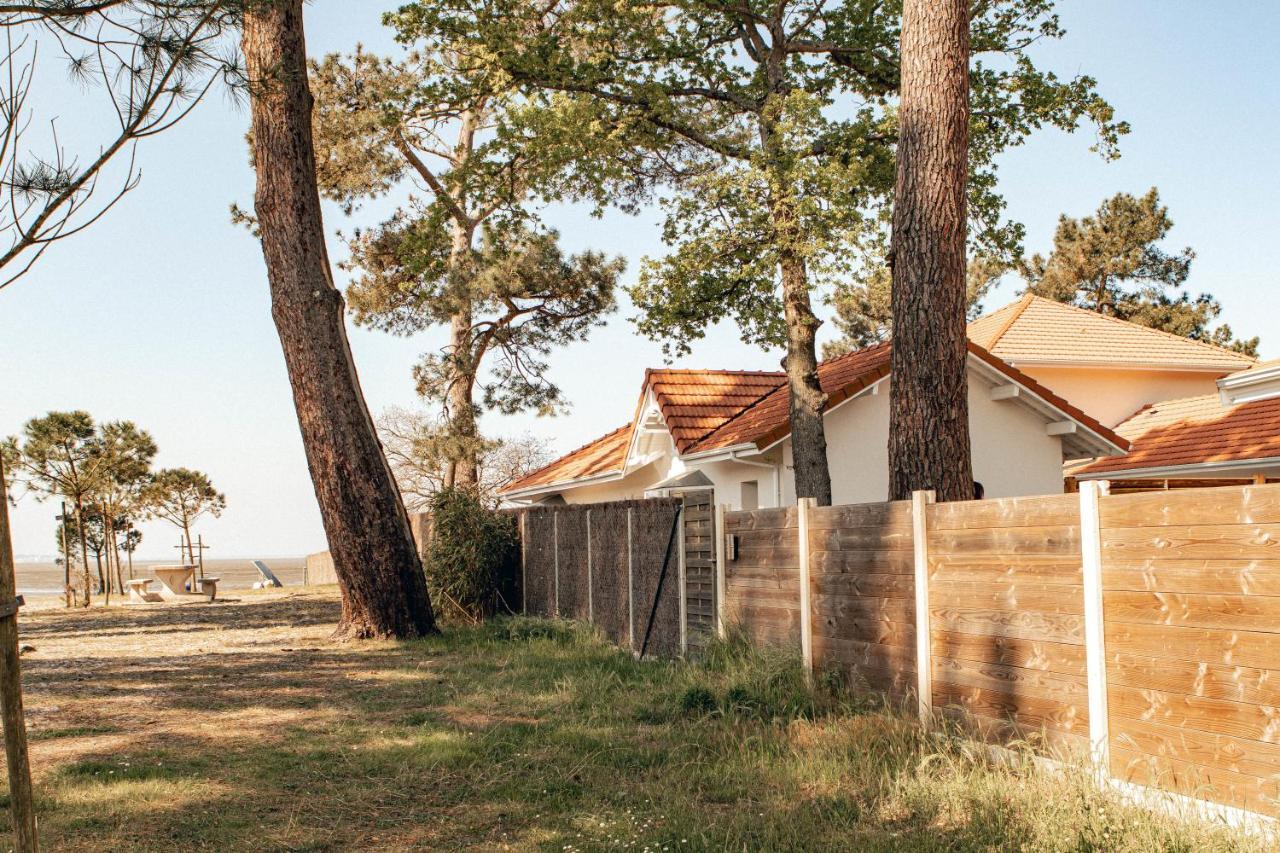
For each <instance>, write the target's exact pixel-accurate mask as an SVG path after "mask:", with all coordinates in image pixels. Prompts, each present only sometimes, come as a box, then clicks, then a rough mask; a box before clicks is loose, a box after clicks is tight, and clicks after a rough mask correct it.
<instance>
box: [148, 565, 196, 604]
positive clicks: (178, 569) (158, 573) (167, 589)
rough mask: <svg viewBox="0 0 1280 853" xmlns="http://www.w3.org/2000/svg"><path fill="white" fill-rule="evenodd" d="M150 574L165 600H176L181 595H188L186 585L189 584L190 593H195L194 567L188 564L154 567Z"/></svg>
mask: <svg viewBox="0 0 1280 853" xmlns="http://www.w3.org/2000/svg"><path fill="white" fill-rule="evenodd" d="M151 571H152V573H153V574H154V575H155V578H156V580H157V581H159V583H160V594H161V595H162V596H164V597H165V598H177V597H178V596H182V595H189V594H190V593H188V592H187V584H191V586H192V592H194V591H195V589H194V588H195V583H194V581H195V577H196V567H195V566H192V565H188V564H182V565H178V566H156V567H155V568H153V569H152V570H151Z"/></svg>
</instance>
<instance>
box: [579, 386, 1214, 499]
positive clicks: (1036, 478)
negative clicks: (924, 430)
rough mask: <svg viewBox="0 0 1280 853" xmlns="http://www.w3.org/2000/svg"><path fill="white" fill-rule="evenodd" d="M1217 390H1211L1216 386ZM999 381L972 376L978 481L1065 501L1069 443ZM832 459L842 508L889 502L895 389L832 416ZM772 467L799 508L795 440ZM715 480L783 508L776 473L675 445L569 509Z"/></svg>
mask: <svg viewBox="0 0 1280 853" xmlns="http://www.w3.org/2000/svg"><path fill="white" fill-rule="evenodd" d="M1211 384H1212V383H1211ZM991 387H992V381H991V380H989V379H988V378H987V377H986V376H985V374H983V373H981V372H978V371H971V373H970V383H969V418H970V441H971V443H972V448H973V468H974V477H975V479H977V480H978V481H979V482H980V483H982V484H983V486H984V487H985V490H986V496H987V497H988V498H1003V497H1014V496H1018V495H1044V494H1058V493H1060V492H1061V491H1062V487H1063V477H1062V442H1061V439H1059V438H1058V437H1056V436H1051V435H1049V434H1048V433H1047V432H1046V426H1047V424H1046V418H1045V417H1044V416H1042V415H1040V414H1037V413H1036V412H1034V411H1032V410H1031V409H1029V408H1027V407H1026V406H1025V405H1023V404H1022V403H1021V402H1019V401H1017V400H1016V399H1015V400H1004V401H994V400H992V399H991ZM826 427H827V459H828V462H829V463H830V466H831V481H832V498H833V500H834V502H835V503H837V504H851V503H868V502H875V501H883V500H885V498H886V496H887V495H888V491H889V474H888V471H889V449H888V448H889V382H888V381H887V380H886V381H884V382H881V383H880V385H879V386H878V390H877V392H876V393H874V394H864V395H863V396H861V397H857V398H855V399H853V400H850V401H847V402H845V403H844V404H842V405H840V406H838V407H836V408H835V409H834V410H833V411H831V412H830V413H828V415H827V418H826ZM761 461H765V462H767V463H769V464H776V463H778V462H783V466H782V470H781V492H782V505H783V506H789V505H792V504H794V503H795V500H796V498H795V481H794V472H793V470H792V465H791V441H790V439H789V438H788V439H786V440H785V441H783V442H782V443H781V444H780V445H779V446H778V447H776V448H774V449H772V450H771V451H770V452H769V453H768V454H766V455H765V457H764V459H762V460H761ZM694 468H696V469H698V470H701V471H702V472H703V473H704V474H706V476H707V477H708V478H709V479H710V480H711V481H712V483H713V484H714V487H715V490H716V498H715V499H716V501H717V502H720V503H727V504H729V506H730V507H731V508H733V509H740V508H741V496H742V483H743V482H744V481H755V482H756V483H757V484H758V487H759V506H760V507H771V506H777V505H778V503H777V498H776V489H777V486H776V485H775V480H774V473H773V471H774V470H776V469H766V468H762V467H759V466H757V465H749V464H744V463H741V462H734V461H720V462H698V461H697V460H694V461H692V462H685V461H682V460H680V459H679V458H678V457H677V456H676V454H675V448H674V446H672V445H671V443H670V440H669V439H668V442H667V446H666V447H665V448H664V449H663V450H662V452H661V456H660V458H658V459H656V460H654V461H652V462H650V463H649V464H647V465H645V466H644V467H643V468H640V469H637V470H635V471H633V472H631V473H630V474H628V475H627V477H626V478H624V479H621V480H616V481H610V482H606V483H599V484H595V485H586V486H580V487H578V488H574V489H567V490H565V491H563V492H562V493H561V494H562V496H563V497H564V499H565V501H566V502H568V503H573V504H576V503H595V502H599V501H615V500H630V499H635V498H642V497H644V493H645V490H646V489H649V488H651V487H652V486H653V485H655V484H657V483H660V482H663V481H665V480H667V479H668V478H670V477H674V476H678V475H680V474H682V473H684V472H686V471H689V470H691V469H694Z"/></svg>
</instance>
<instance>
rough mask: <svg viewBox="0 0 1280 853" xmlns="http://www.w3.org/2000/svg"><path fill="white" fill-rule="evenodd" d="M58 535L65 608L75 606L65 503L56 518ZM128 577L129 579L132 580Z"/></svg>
mask: <svg viewBox="0 0 1280 853" xmlns="http://www.w3.org/2000/svg"><path fill="white" fill-rule="evenodd" d="M58 535H59V536H60V537H62V577H63V584H62V592H63V595H65V596H66V599H67V607H74V606H75V590H74V589H73V588H72V587H71V552H70V551H68V550H67V502H66V501H63V502H62V515H60V516H58ZM129 566H130V569H132V567H133V552H132V551H130V552H129ZM132 577H133V576H132V575H130V579H132Z"/></svg>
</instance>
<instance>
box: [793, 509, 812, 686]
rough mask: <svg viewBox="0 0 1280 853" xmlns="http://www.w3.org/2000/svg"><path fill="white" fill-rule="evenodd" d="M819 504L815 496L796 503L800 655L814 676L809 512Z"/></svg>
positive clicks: (810, 676)
mask: <svg viewBox="0 0 1280 853" xmlns="http://www.w3.org/2000/svg"><path fill="white" fill-rule="evenodd" d="M815 506H817V501H816V500H814V499H813V498H801V499H800V501H799V502H798V503H797V504H796V516H797V520H798V523H797V528H798V535H799V537H800V657H801V659H802V660H803V661H804V673H805V677H806V678H809V679H812V678H813V591H812V590H811V589H810V588H809V512H810V511H811V510H812V509H813V507H815Z"/></svg>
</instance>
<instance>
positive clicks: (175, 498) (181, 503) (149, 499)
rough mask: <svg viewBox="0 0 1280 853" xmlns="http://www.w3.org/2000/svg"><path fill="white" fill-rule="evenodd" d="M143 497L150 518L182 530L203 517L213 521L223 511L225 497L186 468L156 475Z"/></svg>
mask: <svg viewBox="0 0 1280 853" xmlns="http://www.w3.org/2000/svg"><path fill="white" fill-rule="evenodd" d="M143 494H144V499H145V501H146V506H147V509H148V511H149V512H150V513H151V514H152V515H154V516H156V517H157V518H162V519H164V520H165V521H168V522H170V523H171V524H173V525H175V526H177V527H180V528H183V529H186V528H188V527H190V526H191V524H192V523H194V522H195V521H196V520H197V519H199V518H202V517H203V516H205V515H211V516H213V517H214V518H217V517H218V516H220V515H222V511H223V510H225V509H226V508H227V497H226V495H224V494H222V493H221V492H219V491H218V490H217V489H215V488H214V487H213V483H211V482H210V481H209V477H208V475H206V474H203V473H201V472H200V471H192V470H191V469H190V468H165V469H163V470H160V471H157V472H156V473H155V476H153V477H152V478H151V481H150V482H149V483H148V484H147V486H146V489H145V490H144V493H143Z"/></svg>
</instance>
